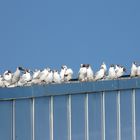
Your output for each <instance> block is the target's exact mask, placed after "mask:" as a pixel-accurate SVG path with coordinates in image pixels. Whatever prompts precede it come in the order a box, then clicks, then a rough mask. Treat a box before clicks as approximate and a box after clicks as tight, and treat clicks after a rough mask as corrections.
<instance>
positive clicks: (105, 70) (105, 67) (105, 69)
mask: <svg viewBox="0 0 140 140" xmlns="http://www.w3.org/2000/svg"><path fill="white" fill-rule="evenodd" d="M101 67H102V68H104V72H105V75H106V74H107V66H106V64H105V62H103V63H102V65H101Z"/></svg>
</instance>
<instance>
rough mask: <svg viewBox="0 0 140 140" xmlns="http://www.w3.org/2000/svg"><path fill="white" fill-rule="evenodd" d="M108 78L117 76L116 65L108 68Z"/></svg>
mask: <svg viewBox="0 0 140 140" xmlns="http://www.w3.org/2000/svg"><path fill="white" fill-rule="evenodd" d="M108 78H109V79H115V78H116V72H115V67H114V65H111V66H110V68H109V70H108Z"/></svg>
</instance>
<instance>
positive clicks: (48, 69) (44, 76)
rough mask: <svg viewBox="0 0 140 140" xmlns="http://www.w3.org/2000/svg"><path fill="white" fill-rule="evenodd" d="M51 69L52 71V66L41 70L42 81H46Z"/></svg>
mask: <svg viewBox="0 0 140 140" xmlns="http://www.w3.org/2000/svg"><path fill="white" fill-rule="evenodd" d="M49 71H50V68H45V69H44V70H43V71H41V72H40V80H41V81H42V82H45V81H46V78H47V76H48V74H49Z"/></svg>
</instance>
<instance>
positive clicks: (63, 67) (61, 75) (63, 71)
mask: <svg viewBox="0 0 140 140" xmlns="http://www.w3.org/2000/svg"><path fill="white" fill-rule="evenodd" d="M66 70H67V66H66V65H63V66H61V71H60V77H61V81H62V82H64V80H65V73H66Z"/></svg>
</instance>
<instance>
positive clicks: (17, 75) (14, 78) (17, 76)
mask: <svg viewBox="0 0 140 140" xmlns="http://www.w3.org/2000/svg"><path fill="white" fill-rule="evenodd" d="M20 71H24V69H23V68H22V67H17V69H16V71H15V72H14V73H13V75H12V84H17V83H18V81H19V79H20Z"/></svg>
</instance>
